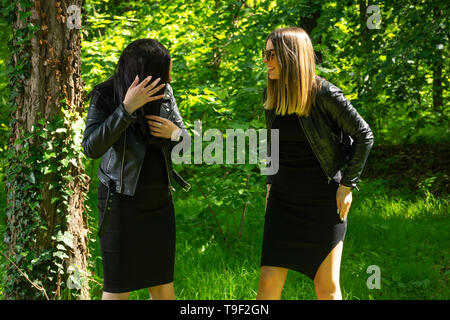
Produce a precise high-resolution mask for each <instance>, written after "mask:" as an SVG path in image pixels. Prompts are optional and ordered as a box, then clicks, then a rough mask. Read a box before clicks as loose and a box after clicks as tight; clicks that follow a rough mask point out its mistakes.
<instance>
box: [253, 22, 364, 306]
mask: <svg viewBox="0 0 450 320" xmlns="http://www.w3.org/2000/svg"><path fill="white" fill-rule="evenodd" d="M263 61H264V63H265V64H266V65H267V70H268V79H267V89H266V93H265V101H264V108H265V112H266V124H267V129H269V130H270V129H278V130H279V170H278V172H277V173H276V174H274V175H272V176H268V177H267V196H266V215H265V224H264V235H263V248H262V255H261V275H260V282H259V287H258V295H257V299H280V298H281V293H282V290H283V286H284V283H285V280H286V276H287V273H288V270H289V269H291V270H295V271H298V272H301V273H303V274H305V275H307V276H308V277H309V278H310V279H311V280H313V281H314V287H315V291H316V294H317V298H318V299H342V295H341V291H340V284H339V273H340V264H341V256H342V249H343V241H344V237H345V233H346V229H347V214H348V212H349V209H350V205H351V203H352V190H353V188H355V187H356V185H357V183H358V180H359V177H360V175H361V173H362V170H363V168H364V166H365V163H366V160H367V157H368V155H369V152H370V149H371V147H372V145H373V134H372V131H371V130H370V127H369V125H368V124H367V123H366V122H365V121H364V119H363V118H362V117H361V116H360V115H359V114H358V112H357V111H356V109H355V108H354V107H353V106H352V105H351V103H350V101H349V100H347V99H346V97H345V96H344V95H343V93H342V91H341V90H340V89H339V88H338V87H336V86H335V85H333V84H332V83H330V82H328V81H326V80H325V79H322V78H320V77H317V76H316V75H315V56H314V51H313V46H312V43H311V40H310V38H309V36H308V34H307V33H306V32H305V31H304V30H303V29H301V28H284V29H277V30H275V31H273V32H272V33H271V34H270V35H269V36H268V38H267V40H266V47H265V50H264V57H263ZM352 142H353V143H352ZM269 146H270V143H269ZM269 153H270V149H269ZM341 169H342V171H341Z"/></svg>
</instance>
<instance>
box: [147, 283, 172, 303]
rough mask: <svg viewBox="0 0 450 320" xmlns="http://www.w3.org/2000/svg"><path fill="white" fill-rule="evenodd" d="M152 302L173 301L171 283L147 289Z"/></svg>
mask: <svg viewBox="0 0 450 320" xmlns="http://www.w3.org/2000/svg"><path fill="white" fill-rule="evenodd" d="M148 292H149V293H150V297H151V299H152V300H175V291H174V289H173V282H170V283H166V284H162V285H159V286H153V287H150V288H148Z"/></svg>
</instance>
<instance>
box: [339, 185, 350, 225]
mask: <svg viewBox="0 0 450 320" xmlns="http://www.w3.org/2000/svg"><path fill="white" fill-rule="evenodd" d="M336 204H337V208H338V212H337V214H339V217H340V218H341V221H344V220H345V219H347V214H348V211H349V210H350V206H351V205H352V190H350V189H348V188H346V187H343V186H341V185H339V187H338V189H337V191H336Z"/></svg>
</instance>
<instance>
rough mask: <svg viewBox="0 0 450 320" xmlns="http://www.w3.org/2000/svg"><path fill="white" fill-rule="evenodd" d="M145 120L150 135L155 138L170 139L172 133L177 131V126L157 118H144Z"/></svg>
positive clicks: (164, 119)
mask: <svg viewBox="0 0 450 320" xmlns="http://www.w3.org/2000/svg"><path fill="white" fill-rule="evenodd" d="M145 118H146V119H147V123H148V126H149V128H150V133H151V134H152V135H154V136H155V137H160V138H168V139H170V138H171V137H172V132H173V131H174V130H176V129H178V127H177V125H176V124H175V123H173V122H172V121H170V120H168V119H166V118H162V117H159V116H148V115H147V116H145Z"/></svg>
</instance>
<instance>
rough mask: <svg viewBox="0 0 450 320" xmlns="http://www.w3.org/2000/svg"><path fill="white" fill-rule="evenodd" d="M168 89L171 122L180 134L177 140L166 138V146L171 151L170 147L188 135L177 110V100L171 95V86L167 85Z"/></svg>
mask: <svg viewBox="0 0 450 320" xmlns="http://www.w3.org/2000/svg"><path fill="white" fill-rule="evenodd" d="M168 89H169V90H170V100H171V104H172V107H173V118H172V120H171V121H172V122H173V123H175V125H176V126H177V127H178V128H180V129H181V136H180V140H179V141H172V140H171V139H170V138H168V139H166V141H167V146H168V148H169V152H172V149H173V148H174V147H175V146H176V145H177V144H179V143H180V142H181V141H183V135H189V132H188V130H187V129H186V126H185V125H184V122H183V118H182V117H181V114H180V111H179V110H178V106H177V101H176V100H175V97H174V95H173V91H172V88H171V87H170V86H168Z"/></svg>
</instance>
